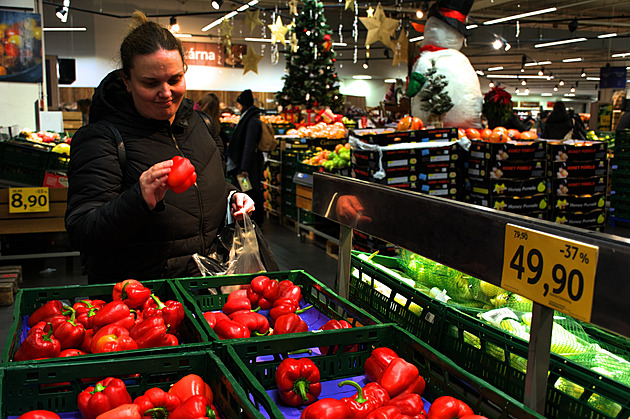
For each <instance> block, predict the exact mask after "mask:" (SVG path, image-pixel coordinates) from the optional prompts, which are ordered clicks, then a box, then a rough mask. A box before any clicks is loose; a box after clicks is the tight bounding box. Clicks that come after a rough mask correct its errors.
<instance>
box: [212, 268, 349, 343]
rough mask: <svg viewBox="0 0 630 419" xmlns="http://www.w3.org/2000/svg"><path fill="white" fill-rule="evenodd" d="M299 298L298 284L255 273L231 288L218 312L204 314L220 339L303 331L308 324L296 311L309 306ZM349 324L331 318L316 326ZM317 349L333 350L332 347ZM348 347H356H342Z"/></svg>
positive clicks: (328, 326) (329, 326)
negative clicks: (247, 279)
mask: <svg viewBox="0 0 630 419" xmlns="http://www.w3.org/2000/svg"><path fill="white" fill-rule="evenodd" d="M301 300H302V290H301V289H300V286H299V285H295V284H294V283H293V282H292V281H290V280H288V279H285V280H283V281H278V280H275V279H270V278H269V277H267V276H265V275H259V276H257V277H255V278H254V279H252V280H251V282H250V284H249V285H247V286H246V287H244V288H243V289H239V290H236V291H232V292H231V293H230V294H229V295H228V298H227V301H226V303H225V304H224V305H223V308H222V309H221V311H212V312H211V311H209V312H206V313H204V317H205V319H206V321H207V322H208V324H209V325H210V327H211V328H212V330H214V332H215V333H216V334H217V336H218V337H219V339H221V340H223V339H237V338H248V337H251V336H264V335H271V334H273V335H282V334H287V333H299V332H307V331H308V325H307V324H306V322H305V321H304V320H302V318H301V317H300V314H301V313H302V312H304V311H305V310H308V309H309V308H310V307H311V306H308V307H305V308H302V309H301V308H300V301H301ZM261 310H264V311H265V312H267V310H268V315H266V316H265V315H263V314H261V313H260V312H259V311H261ZM350 327H352V326H351V325H350V323H348V322H347V321H345V320H339V321H338V320H331V321H329V322H328V323H326V324H325V325H324V326H322V327H321V328H320V329H322V330H330V329H342V328H350ZM321 349H322V351H328V350H332V351H336V350H337V348H335V347H332V348H321ZM348 350H356V348H354V349H353V348H352V347H351V348H344V351H348ZM323 353H326V352H323Z"/></svg>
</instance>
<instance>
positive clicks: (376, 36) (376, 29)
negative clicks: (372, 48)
mask: <svg viewBox="0 0 630 419" xmlns="http://www.w3.org/2000/svg"><path fill="white" fill-rule="evenodd" d="M368 15H369V10H368ZM359 20H361V23H363V26H365V27H366V28H367V30H368V33H367V38H366V39H365V46H368V45H371V44H373V43H374V42H378V41H381V42H382V43H383V44H385V46H388V47H389V48H392V49H393V48H394V47H393V44H392V39H391V37H392V34H393V33H394V31H395V30H396V28H397V27H398V21H397V20H396V19H391V18H388V17H387V16H385V12H384V11H383V6H381V3H379V4H378V6H377V7H376V12H375V13H374V17H360V18H359Z"/></svg>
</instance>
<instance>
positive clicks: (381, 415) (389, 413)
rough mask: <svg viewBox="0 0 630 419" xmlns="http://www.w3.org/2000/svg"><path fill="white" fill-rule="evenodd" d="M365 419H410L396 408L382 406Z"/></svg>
mask: <svg viewBox="0 0 630 419" xmlns="http://www.w3.org/2000/svg"><path fill="white" fill-rule="evenodd" d="M365 419H411V417H410V416H408V415H405V414H403V413H401V412H400V410H399V409H398V408H397V407H394V406H383V407H379V408H378V409H376V410H373V411H372V412H370V414H369V415H367V416H366V417H365Z"/></svg>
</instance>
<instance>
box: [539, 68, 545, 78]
mask: <svg viewBox="0 0 630 419" xmlns="http://www.w3.org/2000/svg"><path fill="white" fill-rule="evenodd" d="M543 74H545V70H544V69H542V68H541V69H540V70H538V75H539V76H542V75H543Z"/></svg>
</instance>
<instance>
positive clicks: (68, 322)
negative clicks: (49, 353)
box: [50, 308, 85, 350]
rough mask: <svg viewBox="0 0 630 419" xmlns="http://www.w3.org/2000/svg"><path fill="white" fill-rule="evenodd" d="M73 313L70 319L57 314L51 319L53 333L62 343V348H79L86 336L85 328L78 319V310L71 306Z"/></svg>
mask: <svg viewBox="0 0 630 419" xmlns="http://www.w3.org/2000/svg"><path fill="white" fill-rule="evenodd" d="M70 310H72V315H71V316H70V318H69V319H67V318H66V317H65V316H55V317H53V318H52V320H51V321H50V324H52V328H53V333H54V334H55V337H56V338H57V339H59V343H61V350H64V349H69V348H78V347H79V346H81V342H83V338H84V337H85V328H84V327H83V325H82V324H81V323H78V322H77V321H76V311H75V310H74V309H73V308H71V309H70Z"/></svg>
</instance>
